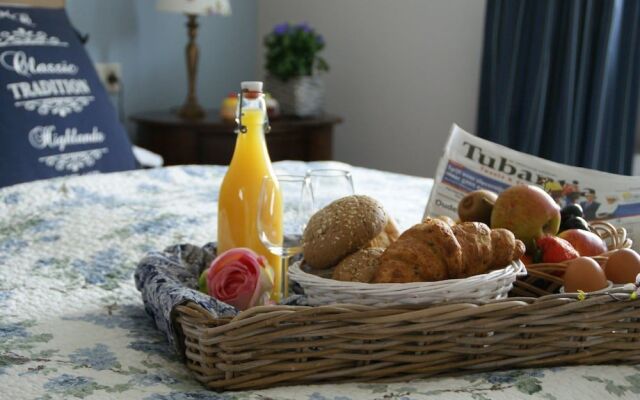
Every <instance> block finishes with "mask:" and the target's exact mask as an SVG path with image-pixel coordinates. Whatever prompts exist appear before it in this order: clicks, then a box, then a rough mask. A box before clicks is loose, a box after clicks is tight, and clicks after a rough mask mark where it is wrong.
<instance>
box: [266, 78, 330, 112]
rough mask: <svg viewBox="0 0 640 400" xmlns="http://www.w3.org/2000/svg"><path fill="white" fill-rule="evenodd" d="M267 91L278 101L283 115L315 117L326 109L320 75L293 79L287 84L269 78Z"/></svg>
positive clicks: (322, 82)
mask: <svg viewBox="0 0 640 400" xmlns="http://www.w3.org/2000/svg"><path fill="white" fill-rule="evenodd" d="M265 90H266V91H267V92H269V93H271V95H272V96H273V97H274V98H275V99H276V100H278V103H279V104H280V111H281V112H282V114H283V115H295V116H298V117H315V116H318V115H320V114H322V112H323V108H324V91H325V88H324V81H323V80H322V78H321V77H320V76H318V75H315V76H302V77H298V78H292V79H289V80H287V81H286V82H284V81H281V80H280V79H277V78H274V77H268V78H267V86H266V88H265Z"/></svg>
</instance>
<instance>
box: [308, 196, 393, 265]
mask: <svg viewBox="0 0 640 400" xmlns="http://www.w3.org/2000/svg"><path fill="white" fill-rule="evenodd" d="M388 221H389V217H388V216H387V213H386V212H385V211H384V209H383V208H382V205H381V204H380V203H378V202H377V201H376V200H374V199H372V198H371V197H368V196H362V195H355V196H347V197H343V198H341V199H338V200H336V201H334V202H333V203H331V204H329V205H328V206H326V207H325V208H323V209H321V210H320V211H318V212H317V213H315V214H314V215H313V216H312V217H311V219H310V220H309V223H308V224H307V227H306V229H305V231H304V233H303V235H302V243H303V244H302V252H303V255H304V259H305V261H306V262H307V263H308V264H309V265H310V266H311V267H313V268H317V269H325V268H331V267H333V266H334V265H336V264H337V263H338V262H339V261H340V260H342V259H343V258H345V257H346V256H348V255H349V254H352V253H354V252H356V251H358V250H360V249H362V248H364V247H367V246H368V245H369V243H371V242H372V241H373V240H374V239H375V238H376V237H377V236H378V235H380V234H386V233H384V229H385V227H386V226H387V223H388Z"/></svg>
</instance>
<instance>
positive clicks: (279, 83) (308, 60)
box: [264, 23, 329, 117]
mask: <svg viewBox="0 0 640 400" xmlns="http://www.w3.org/2000/svg"><path fill="white" fill-rule="evenodd" d="M264 44H265V47H266V56H265V57H266V64H265V67H266V70H267V88H268V90H269V92H270V93H271V94H272V95H273V97H275V98H276V100H278V102H279V103H280V109H281V111H282V113H283V114H288V115H296V116H299V117H311V116H316V115H319V114H321V113H322V108H323V103H324V82H323V80H322V77H321V76H320V74H319V73H320V72H322V71H328V70H329V65H328V64H327V62H326V61H325V60H324V59H323V58H322V57H320V55H319V53H320V51H322V49H323V48H324V39H323V38H322V36H321V35H319V34H317V33H316V32H315V31H314V30H313V29H312V28H311V27H310V26H309V25H308V24H307V23H302V24H298V25H289V24H288V23H282V24H279V25H276V26H275V28H274V29H273V30H272V31H271V32H269V33H268V34H267V35H266V36H265V38H264Z"/></svg>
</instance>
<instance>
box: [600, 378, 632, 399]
mask: <svg viewBox="0 0 640 400" xmlns="http://www.w3.org/2000/svg"><path fill="white" fill-rule="evenodd" d="M605 382H607V384H606V385H605V387H604V388H605V390H606V391H607V392H608V393H611V394H615V395H616V396H618V397H620V396H622V395H623V394H625V392H626V391H627V390H629V389H628V388H627V387H625V386H622V385H618V384H616V383H615V382H613V381H612V380H609V379H606V380H605Z"/></svg>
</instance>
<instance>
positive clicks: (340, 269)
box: [333, 247, 384, 283]
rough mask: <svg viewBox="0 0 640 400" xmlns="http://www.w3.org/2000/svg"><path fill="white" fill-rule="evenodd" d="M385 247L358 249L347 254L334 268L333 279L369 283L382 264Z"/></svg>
mask: <svg viewBox="0 0 640 400" xmlns="http://www.w3.org/2000/svg"><path fill="white" fill-rule="evenodd" d="M383 251H384V249H381V248H378V247H373V248H368V249H362V250H358V251H356V252H355V253H353V254H351V255H350V256H347V257H346V258H345V259H343V260H342V261H340V263H339V264H338V265H337V266H336V268H335V269H334V270H333V279H335V280H338V281H347V282H364V283H369V282H371V280H372V279H373V275H374V274H375V272H376V271H377V269H378V266H379V265H380V255H382V252H383Z"/></svg>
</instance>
